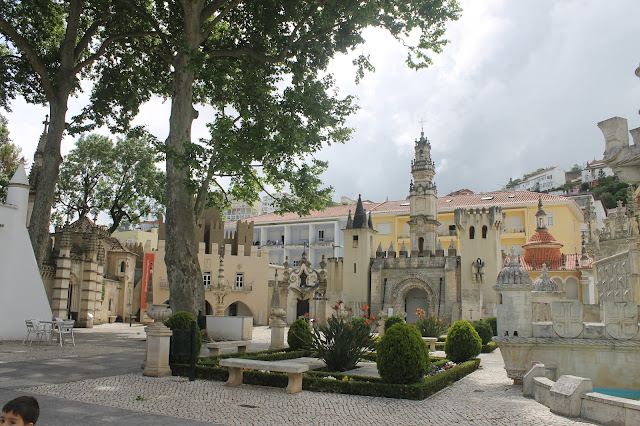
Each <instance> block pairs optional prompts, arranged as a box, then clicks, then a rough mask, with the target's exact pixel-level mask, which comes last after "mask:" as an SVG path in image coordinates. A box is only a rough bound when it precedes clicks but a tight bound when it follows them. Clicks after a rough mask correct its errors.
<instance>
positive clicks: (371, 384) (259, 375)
mask: <svg viewBox="0 0 640 426" xmlns="http://www.w3.org/2000/svg"><path fill="white" fill-rule="evenodd" d="M434 364H435V363H434ZM479 365H480V360H479V359H473V360H469V361H467V362H465V363H462V364H460V365H456V366H454V367H452V368H450V369H449V370H447V371H444V372H442V373H439V374H436V375H435V376H429V377H427V378H425V379H424V380H423V381H421V382H419V383H414V384H411V385H400V384H391V383H384V382H382V380H381V379H378V378H377V377H359V376H348V375H346V374H341V373H322V372H309V373H305V374H304V375H303V377H302V389H304V390H309V391H313V392H333V393H342V394H351V395H364V396H381V397H385V398H402V399H414V400H420V399H425V398H426V397H428V396H431V395H433V394H434V393H436V392H438V391H439V390H441V389H444V388H445V387H447V386H448V385H449V384H451V383H453V382H455V381H457V380H459V379H461V378H462V377H464V376H466V375H467V374H470V373H472V372H473V371H474V370H476V369H477V368H478V366H479ZM171 370H172V372H173V375H174V376H188V375H189V365H187V364H173V365H172V366H171ZM326 376H332V377H334V378H335V380H334V379H327V378H326ZM196 377H197V378H199V379H208V380H218V381H226V380H227V379H228V377H229V372H228V371H227V369H226V368H222V367H216V366H210V365H201V364H198V365H196ZM345 378H346V379H345ZM243 383H245V384H250V385H259V386H271V387H278V388H285V387H287V383H288V378H287V375H286V374H285V373H268V372H262V371H256V370H246V371H245V372H244V373H243Z"/></svg>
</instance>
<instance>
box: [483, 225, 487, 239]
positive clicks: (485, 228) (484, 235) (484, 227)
mask: <svg viewBox="0 0 640 426" xmlns="http://www.w3.org/2000/svg"><path fill="white" fill-rule="evenodd" d="M482 238H485V239H486V238H487V225H483V226H482Z"/></svg>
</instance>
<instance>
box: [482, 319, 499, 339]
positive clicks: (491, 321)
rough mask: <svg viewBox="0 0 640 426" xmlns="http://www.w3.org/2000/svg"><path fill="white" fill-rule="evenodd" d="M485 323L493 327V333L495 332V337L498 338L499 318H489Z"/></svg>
mask: <svg viewBox="0 0 640 426" xmlns="http://www.w3.org/2000/svg"><path fill="white" fill-rule="evenodd" d="M485 321H487V323H488V324H489V325H490V326H491V331H493V335H494V336H497V335H498V318H496V317H489V318H487V319H486V320H485Z"/></svg>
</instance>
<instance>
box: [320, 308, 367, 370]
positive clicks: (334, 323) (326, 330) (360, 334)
mask: <svg viewBox="0 0 640 426" xmlns="http://www.w3.org/2000/svg"><path fill="white" fill-rule="evenodd" d="M370 331H371V328H370V327H369V325H367V324H366V322H364V321H362V322H360V321H353V322H349V321H345V320H344V319H343V318H342V317H336V316H335V315H334V316H332V317H331V318H329V319H328V320H327V325H321V326H319V327H318V328H317V329H315V330H313V344H312V346H313V350H314V351H315V352H316V353H317V357H318V358H320V359H321V360H323V361H324V362H325V363H326V364H327V369H328V370H329V371H346V370H351V369H352V368H354V367H355V366H356V364H357V363H358V361H360V358H361V357H362V354H363V353H364V352H367V351H370V350H371V349H373V348H374V340H373V338H372V337H371V334H370Z"/></svg>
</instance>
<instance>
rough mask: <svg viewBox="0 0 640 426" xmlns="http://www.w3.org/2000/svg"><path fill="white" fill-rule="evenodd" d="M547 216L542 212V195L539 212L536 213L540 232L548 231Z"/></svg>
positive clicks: (537, 227) (537, 226) (539, 199)
mask: <svg viewBox="0 0 640 426" xmlns="http://www.w3.org/2000/svg"><path fill="white" fill-rule="evenodd" d="M546 221H547V214H546V213H545V211H544V210H542V195H540V197H539V198H538V212H537V213H536V229H537V230H540V231H546V230H547V225H546Z"/></svg>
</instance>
